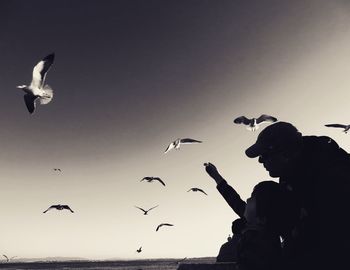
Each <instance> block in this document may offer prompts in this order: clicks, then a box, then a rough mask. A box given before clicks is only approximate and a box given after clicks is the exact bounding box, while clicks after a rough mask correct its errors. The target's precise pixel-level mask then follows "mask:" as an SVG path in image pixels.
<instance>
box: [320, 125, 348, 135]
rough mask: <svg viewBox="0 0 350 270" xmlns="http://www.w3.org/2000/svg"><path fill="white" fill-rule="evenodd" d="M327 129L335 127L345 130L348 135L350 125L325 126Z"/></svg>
mask: <svg viewBox="0 0 350 270" xmlns="http://www.w3.org/2000/svg"><path fill="white" fill-rule="evenodd" d="M325 126H326V127H335V128H343V129H344V130H343V132H344V133H345V134H346V133H348V131H349V129H350V125H342V124H328V125H325Z"/></svg>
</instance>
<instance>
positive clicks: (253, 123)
mask: <svg viewBox="0 0 350 270" xmlns="http://www.w3.org/2000/svg"><path fill="white" fill-rule="evenodd" d="M276 121H277V118H275V117H273V116H270V115H267V114H262V115H260V116H259V117H258V118H251V119H248V118H247V117H245V116H240V117H237V118H236V119H235V120H233V122H234V123H235V124H244V125H246V126H247V129H248V130H251V131H255V130H257V129H258V128H259V125H260V124H262V123H268V122H270V123H273V122H276Z"/></svg>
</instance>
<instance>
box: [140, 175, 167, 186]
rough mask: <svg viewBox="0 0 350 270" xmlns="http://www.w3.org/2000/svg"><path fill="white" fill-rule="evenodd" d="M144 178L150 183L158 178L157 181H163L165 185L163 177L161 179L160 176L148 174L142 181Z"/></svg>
mask: <svg viewBox="0 0 350 270" xmlns="http://www.w3.org/2000/svg"><path fill="white" fill-rule="evenodd" d="M144 180H146V181H147V182H148V183H151V182H153V181H154V180H156V181H159V183H161V184H162V185H163V186H165V183H164V181H162V179H160V178H159V177H153V176H146V177H144V178H142V179H141V181H140V182H142V181H144Z"/></svg>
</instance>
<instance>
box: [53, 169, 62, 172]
mask: <svg viewBox="0 0 350 270" xmlns="http://www.w3.org/2000/svg"><path fill="white" fill-rule="evenodd" d="M53 170H54V171H55V172H62V170H61V169H60V168H53Z"/></svg>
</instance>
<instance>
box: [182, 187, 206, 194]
mask: <svg viewBox="0 0 350 270" xmlns="http://www.w3.org/2000/svg"><path fill="white" fill-rule="evenodd" d="M189 191H194V192H197V191H199V192H202V193H203V194H205V195H208V194H207V193H205V192H204V190H203V189H200V188H195V187H194V188H190V189H189V190H188V191H187V192H189Z"/></svg>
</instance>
